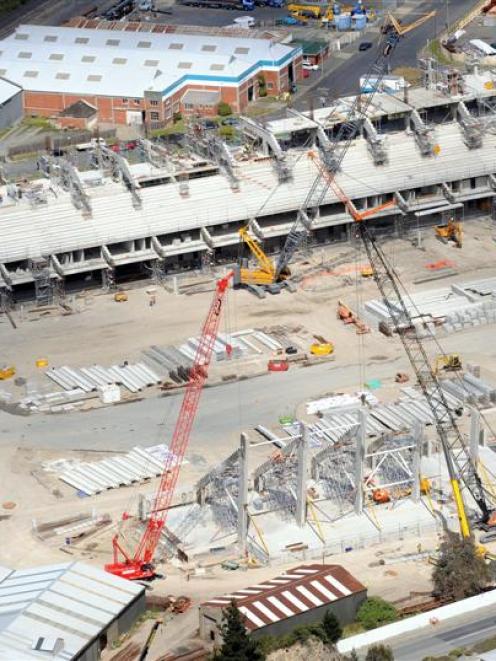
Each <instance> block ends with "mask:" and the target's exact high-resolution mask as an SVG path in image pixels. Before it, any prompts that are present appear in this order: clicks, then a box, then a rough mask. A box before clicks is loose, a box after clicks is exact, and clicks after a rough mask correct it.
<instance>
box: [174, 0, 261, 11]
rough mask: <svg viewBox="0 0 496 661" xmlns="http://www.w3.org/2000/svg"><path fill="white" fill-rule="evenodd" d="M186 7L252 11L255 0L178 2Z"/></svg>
mask: <svg viewBox="0 0 496 661" xmlns="http://www.w3.org/2000/svg"><path fill="white" fill-rule="evenodd" d="M180 4H181V5H184V6H186V7H207V8H209V9H233V10H236V11H253V10H254V9H255V0H180Z"/></svg>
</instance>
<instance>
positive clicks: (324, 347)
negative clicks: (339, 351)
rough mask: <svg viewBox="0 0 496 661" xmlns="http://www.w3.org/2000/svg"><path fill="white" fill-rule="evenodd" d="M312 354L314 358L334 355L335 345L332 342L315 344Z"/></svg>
mask: <svg viewBox="0 0 496 661" xmlns="http://www.w3.org/2000/svg"><path fill="white" fill-rule="evenodd" d="M310 353H311V354H313V355H314V356H330V355H331V353H334V345H333V344H332V343H331V342H325V343H324V344H321V343H319V344H318V343H316V342H315V343H314V344H312V345H311V346H310Z"/></svg>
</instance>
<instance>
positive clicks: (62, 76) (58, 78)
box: [55, 71, 71, 80]
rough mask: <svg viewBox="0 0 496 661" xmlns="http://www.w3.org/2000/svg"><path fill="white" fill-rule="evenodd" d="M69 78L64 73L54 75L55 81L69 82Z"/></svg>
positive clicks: (68, 75) (67, 74)
mask: <svg viewBox="0 0 496 661" xmlns="http://www.w3.org/2000/svg"><path fill="white" fill-rule="evenodd" d="M70 77H71V74H70V73H65V72H64V71H60V72H59V73H58V74H56V76H55V78H56V79H57V80H69V78H70Z"/></svg>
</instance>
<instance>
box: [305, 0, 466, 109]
mask: <svg viewBox="0 0 496 661" xmlns="http://www.w3.org/2000/svg"><path fill="white" fill-rule="evenodd" d="M473 6H474V1H473V0H450V2H449V22H450V24H451V25H452V24H453V23H455V22H456V21H457V20H459V19H460V18H461V17H462V16H465V14H467V13H468V12H469V11H470V9H471V8H472V7H473ZM433 9H436V10H437V11H438V15H437V16H436V17H435V18H433V19H431V20H429V21H427V22H426V23H424V24H423V25H421V26H420V27H418V28H416V29H415V30H412V32H410V33H409V34H407V35H405V37H403V39H402V40H401V42H400V43H399V44H398V46H397V48H396V50H395V52H394V55H393V56H392V60H391V69H394V68H396V67H400V66H411V67H415V66H416V64H417V54H418V52H419V51H420V50H421V49H422V48H423V47H424V46H425V45H426V44H427V42H428V41H429V40H431V39H433V38H434V37H436V35H438V34H439V33H441V32H442V31H443V30H444V28H445V25H446V3H445V2H443V1H441V0H429V1H428V2H423V3H422V4H420V5H419V6H418V7H416V8H415V9H414V13H412V14H409V15H408V16H405V17H404V18H403V19H402V20H403V22H404V23H405V24H408V23H410V22H413V21H414V20H416V19H417V18H419V16H420V15H421V14H426V13H428V12H430V11H432V10H433ZM381 36H382V35H380V34H378V33H377V32H372V31H366V32H365V33H364V34H363V38H362V39H359V40H357V41H355V42H354V43H353V44H351V45H350V46H348V47H347V48H346V49H344V50H343V51H342V52H343V53H352V56H351V57H349V59H347V60H345V61H344V62H343V63H342V64H340V65H339V67H338V68H333V70H332V71H331V72H330V73H328V74H324V75H323V76H320V75H319V74H318V73H315V74H313V75H314V76H315V77H317V76H319V78H318V79H317V78H315V81H310V82H315V83H317V82H318V84H317V85H316V88H318V89H319V90H320V89H325V90H327V95H328V97H329V98H330V99H334V98H337V97H340V96H347V95H351V94H356V93H357V92H358V90H359V84H360V76H363V75H364V74H365V73H366V72H367V71H368V69H369V67H370V65H371V63H372V62H373V60H374V58H375V56H376V54H377V44H378V43H379V41H380V38H381ZM361 41H371V42H372V43H373V44H374V46H373V47H372V48H371V49H369V50H368V51H363V52H360V51H358V47H359V44H360V42H361ZM316 88H315V87H314V88H313V89H312V90H309V91H308V92H306V93H303V94H302V95H301V96H300V97H299V98H298V100H297V101H296V102H295V106H296V107H297V108H299V109H304V110H307V109H308V101H309V97H311V96H315V97H319V96H322V94H321V93H320V92H318V93H317V92H316V91H315V89H316Z"/></svg>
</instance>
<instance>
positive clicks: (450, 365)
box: [433, 353, 463, 375]
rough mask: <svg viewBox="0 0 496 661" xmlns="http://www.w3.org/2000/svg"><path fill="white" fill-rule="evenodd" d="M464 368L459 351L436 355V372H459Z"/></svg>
mask: <svg viewBox="0 0 496 661" xmlns="http://www.w3.org/2000/svg"><path fill="white" fill-rule="evenodd" d="M462 368H463V365H462V359H461V358H460V355H459V354H457V353H448V354H442V355H440V356H436V360H435V361H434V365H433V372H434V374H436V375H437V374H439V372H442V371H443V372H458V371H459V370H461V369H462Z"/></svg>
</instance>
